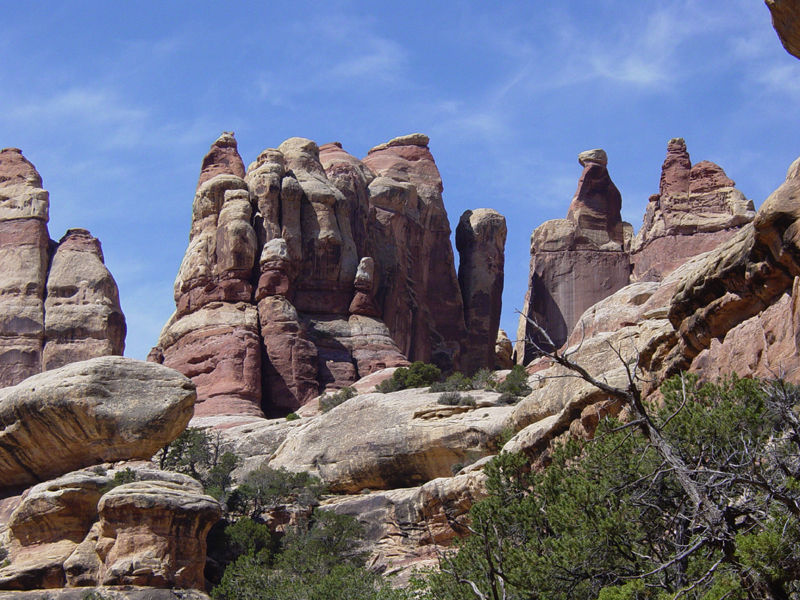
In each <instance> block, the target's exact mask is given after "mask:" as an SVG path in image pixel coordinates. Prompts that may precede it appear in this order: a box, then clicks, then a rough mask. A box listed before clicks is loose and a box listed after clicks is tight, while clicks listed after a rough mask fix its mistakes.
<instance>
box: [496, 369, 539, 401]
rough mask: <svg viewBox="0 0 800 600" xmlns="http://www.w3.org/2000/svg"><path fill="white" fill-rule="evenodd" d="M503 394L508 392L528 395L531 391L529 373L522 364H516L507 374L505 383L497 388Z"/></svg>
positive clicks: (516, 394) (520, 395) (515, 394)
mask: <svg viewBox="0 0 800 600" xmlns="http://www.w3.org/2000/svg"><path fill="white" fill-rule="evenodd" d="M495 389H496V390H497V391H498V392H500V393H501V394H504V393H507V394H512V395H514V396H519V397H522V396H527V395H528V394H530V393H531V391H532V390H531V386H529V385H528V373H527V372H526V371H525V367H523V366H522V365H514V368H513V369H511V373H509V374H508V375H507V376H506V379H505V381H504V382H503V383H501V384H499V385H498V386H497V387H496V388H495Z"/></svg>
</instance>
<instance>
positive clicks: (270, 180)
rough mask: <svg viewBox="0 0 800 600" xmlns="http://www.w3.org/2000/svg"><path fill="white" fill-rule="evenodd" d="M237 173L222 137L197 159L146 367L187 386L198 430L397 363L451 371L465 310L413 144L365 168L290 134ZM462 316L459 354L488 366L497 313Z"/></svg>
mask: <svg viewBox="0 0 800 600" xmlns="http://www.w3.org/2000/svg"><path fill="white" fill-rule="evenodd" d="M241 165H242V162H241V158H240V157H239V154H238V151H237V145H236V140H235V139H234V138H233V135H232V134H228V133H225V134H223V135H222V136H221V137H220V138H219V139H218V140H217V141H216V142H215V143H214V144H213V145H212V147H211V150H210V152H209V153H208V154H207V155H206V157H205V159H204V160H203V164H202V169H201V176H200V179H199V183H198V187H197V191H196V194H195V199H194V203H193V209H192V225H191V232H190V242H189V247H188V249H187V251H186V254H185V257H184V260H183V263H182V265H181V268H180V272H179V273H178V277H177V279H176V281H175V302H176V306H177V310H176V312H175V315H174V316H173V317H172V318H171V319H170V321H169V322H168V323H167V324H166V325H165V326H164V329H163V331H162V333H161V336H160V338H159V342H158V345H157V346H156V348H154V349H153V351H152V352H151V354H150V357H149V360H153V361H154V362H161V363H163V364H165V365H167V366H170V367H172V368H175V369H177V370H178V371H180V372H181V373H183V374H185V375H186V376H188V377H190V378H192V380H194V381H195V383H196V384H197V387H198V405H197V409H196V414H197V416H198V418H216V417H219V416H225V415H229V416H237V415H238V416H243V417H260V416H263V415H264V413H265V412H266V413H268V414H269V415H271V416H277V415H283V414H286V413H287V412H290V411H294V410H297V409H299V408H300V407H301V406H303V405H304V404H306V403H308V402H310V401H311V400H312V399H314V398H316V397H317V396H319V395H320V393H322V392H324V391H325V390H335V389H340V388H342V387H346V386H352V385H353V384H355V383H356V382H357V381H358V380H359V379H360V378H362V377H365V376H367V375H369V374H371V373H374V372H377V371H380V370H383V369H386V368H391V367H399V366H405V365H408V364H409V360H424V361H427V362H431V361H433V362H435V363H437V364H438V365H440V366H441V367H442V368H443V369H444V370H446V371H447V370H451V369H453V368H458V367H460V365H461V362H460V361H461V356H462V354H463V353H464V348H465V344H467V339H466V326H465V313H464V305H463V300H462V295H461V289H460V286H459V283H458V279H457V277H456V273H455V266H454V259H453V249H452V246H451V244H450V226H449V223H448V220H447V213H446V211H445V209H444V204H443V201H442V194H441V192H442V182H441V178H440V175H439V171H438V169H437V168H436V164H435V162H434V160H433V156H432V155H431V153H430V150H429V148H428V138H427V137H426V136H424V135H421V134H414V135H411V136H405V137H402V138H396V139H394V140H392V141H390V142H388V143H387V144H382V145H380V146H378V147H376V148H373V149H372V150H371V151H370V154H369V156H368V157H367V158H365V159H364V160H363V161H360V160H358V159H356V158H355V157H353V156H351V155H350V154H348V153H347V152H345V151H344V150H343V149H342V147H341V144H338V143H333V144H326V145H325V146H323V147H322V149H320V148H319V147H318V146H317V144H316V143H314V142H313V141H311V140H308V139H304V138H290V139H289V140H286V141H285V142H283V143H282V144H281V145H280V146H279V147H278V148H270V149H267V150H264V151H263V152H262V153H261V154H260V155H259V156H258V158H257V159H256V161H254V162H253V163H252V164H251V165H250V166H249V167H248V168H247V170H246V172H245V171H244V170H243V167H242V166H241ZM497 217H499V218H500V220H502V217H500V216H499V215H497ZM495 237H496V238H497V240H499V239H500V238H501V237H503V236H501V235H500V234H499V233H498V234H497V235H496V236H495ZM497 240H494V241H495V242H496V241H497ZM501 246H502V243H501ZM487 248H488V246H487ZM486 252H488V251H486ZM496 254H497V253H495V254H493V255H492V258H491V261H492V266H491V269H493V273H494V278H495V279H496V280H497V281H495V282H494V283H493V284H490V287H492V294H493V295H494V297H495V300H493V301H490V303H489V304H490V306H489V307H487V308H486V309H483V308H480V310H477V309H476V311H473V312H475V314H476V315H477V314H478V313H480V312H484V313H487V315H488V313H492V314H494V312H497V311H499V296H500V293H501V291H502V248H500V250H499V257H500V262H499V263H498V261H497V257H496ZM476 256H477V254H476ZM487 257H488V253H487ZM476 260H477V259H476ZM487 260H490V259H489V258H486V259H485V260H484V262H486V261H487ZM467 262H469V261H467ZM478 262H480V261H478ZM481 268H484V267H483V266H479V265H477V263H476V267H475V273H472V274H471V273H467V272H466V271H465V275H464V277H466V278H467V279H465V281H466V280H469V281H474V282H477V281H479V280H480V277H481V275H480V273H479V271H480V269H481ZM487 268H488V267H487ZM498 274H499V275H498ZM470 277H471V279H470ZM498 277H499V279H498ZM476 285H478V284H476ZM470 294H472V296H474V297H475V301H474V302H473V304H475V306H476V307H477V305H478V304H480V302H478V297H479V296H480V293H479V292H478V291H477V288H476V289H475V290H473V291H471V292H470ZM472 296H471V297H472ZM495 305H496V306H495ZM470 318H479V319H484V320H488V322H487V324H485V328H486V331H485V332H483V333H482V334H481V335H478V336H477V338H479V339H476V340H474V343H475V344H480V348H479V349H478V350H471V352H472V353H473V355H476V356H481V357H484V356H485V357H486V358H481V359H480V360H481V365H483V364H489V363H492V362H493V361H494V346H495V341H496V325H493V324H492V323H493V319H495V317H491V318H490V317H488V316H485V317H483V316H481V317H475V316H474V315H471V316H470ZM476 323H477V321H476ZM471 343H472V342H470V344H471ZM467 345H468V346H469V344H467Z"/></svg>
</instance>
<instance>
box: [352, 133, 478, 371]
mask: <svg viewBox="0 0 800 600" xmlns="http://www.w3.org/2000/svg"><path fill="white" fill-rule="evenodd" d="M428 142H429V139H428V137H427V136H425V135H422V134H413V135H409V136H405V137H400V138H395V139H393V140H391V141H390V142H388V143H386V144H381V145H379V146H376V147H375V148H373V149H372V150H370V151H369V154H368V155H367V157H366V158H365V159H364V161H363V162H364V164H365V165H366V166H367V167H369V169H370V170H371V171H372V172H373V173H375V175H376V178H375V179H374V180H373V181H372V182H371V183H370V184H369V197H370V205H371V206H372V207H373V208H374V210H375V214H376V217H375V222H373V223H372V225H373V227H372V228H371V229H372V233H373V236H374V237H373V245H374V248H375V254H376V256H374V258H375V260H376V263H377V265H378V268H379V272H380V273H381V276H380V277H379V278H378V279H379V281H378V290H377V292H376V297H377V300H378V304H379V305H380V307H381V310H382V312H383V319H384V321H385V322H386V325H387V326H388V327H389V330H390V331H391V332H392V337H393V338H394V339H395V341H396V342H397V344H398V346H399V348H400V351H401V352H403V354H405V355H406V356H407V357H408V358H409V360H422V361H425V362H433V363H435V364H437V365H439V366H440V367H442V368H443V369H445V370H449V369H451V368H458V367H459V366H460V354H461V351H462V345H463V344H464V341H465V338H466V326H465V324H464V306H463V301H462V298H461V291H460V289H459V285H458V278H457V276H456V272H455V266H454V265H455V261H454V258H453V248H452V246H451V244H450V224H449V222H448V219H447V212H446V211H445V208H444V202H443V200H442V180H441V177H440V175H439V170H438V169H437V168H436V163H435V162H434V160H433V156H432V155H431V152H430V150H429V149H428Z"/></svg>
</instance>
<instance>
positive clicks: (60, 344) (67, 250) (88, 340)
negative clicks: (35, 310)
mask: <svg viewBox="0 0 800 600" xmlns="http://www.w3.org/2000/svg"><path fill="white" fill-rule="evenodd" d="M44 314H45V318H44V335H45V344H44V354H43V358H42V360H43V363H44V364H43V366H44V370H49V369H56V368H58V367H62V366H64V365H66V364H69V363H72V362H78V361H81V360H87V359H90V358H94V357H96V356H111V355H114V356H122V353H123V351H124V349H125V332H126V327H125V317H124V315H123V314H122V309H121V308H120V305H119V292H118V290H117V284H116V282H115V281H114V278H113V277H112V276H111V273H109V271H108V269H107V268H106V266H105V264H104V260H103V250H102V248H101V247H100V240H98V239H97V238H94V237H92V235H91V234H90V233H89V232H88V231H86V230H85V229H70V230H69V231H67V233H66V234H65V235H64V237H63V238H61V241H60V242H59V243H58V247H57V248H56V251H55V255H54V256H53V259H52V263H51V265H50V272H49V274H48V276H47V297H46V298H45V302H44Z"/></svg>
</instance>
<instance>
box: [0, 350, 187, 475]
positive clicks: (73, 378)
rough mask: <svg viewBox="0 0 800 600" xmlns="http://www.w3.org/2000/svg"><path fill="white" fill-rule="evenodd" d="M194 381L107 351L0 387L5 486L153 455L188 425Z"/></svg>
mask: <svg viewBox="0 0 800 600" xmlns="http://www.w3.org/2000/svg"><path fill="white" fill-rule="evenodd" d="M195 398H196V394H195V386H194V385H193V384H192V383H191V381H189V380H188V379H186V378H185V377H183V376H182V375H180V374H179V373H176V372H175V371H173V370H172V369H167V368H165V367H162V366H160V365H155V364H153V363H146V362H142V361H138V360H133V359H129V358H122V357H117V356H107V357H100V358H94V359H91V360H87V361H83V362H80V363H73V364H70V365H67V366H64V367H61V368H59V369H55V370H53V371H47V372H45V373H41V374H39V375H35V376H33V377H30V378H28V379H26V380H25V381H23V382H22V383H20V384H18V385H16V386H14V387H11V388H6V389H4V390H0V423H2V426H3V431H2V432H0V486H1V487H3V488H15V487H20V486H26V485H30V484H33V483H38V482H40V481H45V480H47V479H49V478H51V477H54V476H57V475H61V474H63V473H67V472H69V471H72V470H75V469H79V468H82V467H86V466H91V465H94V464H98V463H101V462H106V461H118V460H127V459H131V458H143V459H149V458H150V457H151V456H152V455H153V454H155V453H156V452H157V451H158V450H159V449H160V448H162V447H164V446H165V445H166V444H168V443H169V442H171V441H172V440H174V439H175V438H176V437H178V435H180V433H181V432H182V431H183V430H184V429H185V428H186V425H187V423H188V422H189V419H190V418H191V416H192V409H193V406H194V401H195Z"/></svg>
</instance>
